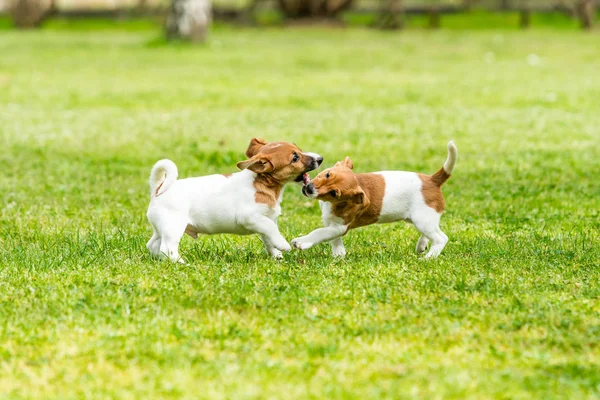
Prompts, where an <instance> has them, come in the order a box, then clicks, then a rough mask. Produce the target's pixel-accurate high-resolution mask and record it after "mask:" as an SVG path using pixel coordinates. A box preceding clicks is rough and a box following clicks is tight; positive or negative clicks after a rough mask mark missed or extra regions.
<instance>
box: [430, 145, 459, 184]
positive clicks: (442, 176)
mask: <svg viewBox="0 0 600 400" xmlns="http://www.w3.org/2000/svg"><path fill="white" fill-rule="evenodd" d="M457 159H458V149H457V148H456V145H455V144H454V142H453V141H450V142H449V143H448V158H447V159H446V162H445V163H444V166H443V167H442V168H441V169H440V170H439V171H438V172H436V173H435V174H433V175H432V176H431V181H432V182H433V183H435V184H436V185H438V186H442V185H443V184H444V183H445V182H446V181H447V180H448V179H449V178H450V175H452V171H453V170H454V165H455V164H456V160H457Z"/></svg>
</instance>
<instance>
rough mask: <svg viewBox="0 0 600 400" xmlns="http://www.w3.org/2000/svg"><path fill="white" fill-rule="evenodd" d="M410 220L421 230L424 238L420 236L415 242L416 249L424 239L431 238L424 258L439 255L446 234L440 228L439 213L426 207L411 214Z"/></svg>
mask: <svg viewBox="0 0 600 400" xmlns="http://www.w3.org/2000/svg"><path fill="white" fill-rule="evenodd" d="M411 219H412V222H413V224H414V225H415V227H416V228H417V229H418V230H419V232H421V234H422V235H423V236H425V239H423V237H421V238H420V239H419V243H418V244H417V251H418V250H419V248H420V246H419V245H422V244H423V242H425V240H426V239H429V240H431V248H430V249H429V252H428V253H427V255H425V258H436V257H437V256H439V255H440V253H441V252H442V250H443V249H444V247H445V246H446V243H448V236H446V234H445V233H444V232H442V231H441V230H440V214H438V213H437V212H436V211H435V210H434V209H432V208H429V207H427V208H426V209H425V210H421V211H420V212H417V213H415V214H414V215H412V218H411Z"/></svg>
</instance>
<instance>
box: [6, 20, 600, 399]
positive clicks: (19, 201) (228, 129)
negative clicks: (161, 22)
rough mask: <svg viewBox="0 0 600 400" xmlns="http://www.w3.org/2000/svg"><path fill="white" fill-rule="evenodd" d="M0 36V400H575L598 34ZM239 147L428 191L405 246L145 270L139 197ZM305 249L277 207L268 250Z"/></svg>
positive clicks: (599, 321)
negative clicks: (156, 183)
mask: <svg viewBox="0 0 600 400" xmlns="http://www.w3.org/2000/svg"><path fill="white" fill-rule="evenodd" d="M156 38H157V32H156V31H152V30H148V31H144V30H137V28H136V30H135V31H133V32H125V31H122V32H119V31H108V32H97V31H96V32H82V31H79V30H77V31H69V30H68V29H67V30H44V31H38V32H34V31H28V32H16V31H2V32H0V54H2V56H1V57H0V134H1V136H0V138H1V139H0V140H1V142H0V145H1V147H2V150H3V151H2V153H0V169H1V171H2V173H1V174H0V191H1V193H2V199H3V201H2V202H1V203H0V207H1V208H0V248H1V250H0V397H2V398H10V399H17V398H34V399H38V398H57V399H70V398H73V399H74V398H84V397H85V398H131V399H137V398H190V399H193V398H236V399H237V398H305V397H319V398H380V397H388V398H389V397H398V398H413V397H414V398H457V399H463V398H472V399H484V398H506V399H508V398H511V399H512V398H515V399H529V398H541V399H551V398H564V399H575V398H589V399H592V398H597V397H598V396H600V348H599V342H600V272H599V269H598V267H599V262H598V260H599V259H600V246H599V245H600V240H599V234H598V231H599V228H600V219H599V213H598V210H599V209H600V189H599V188H600V186H599V185H598V171H599V170H600V147H599V146H598V144H599V141H598V139H599V138H600V128H599V127H600V113H599V112H598V110H599V109H600V73H599V71H600V61H599V59H598V57H597V54H598V53H597V52H598V35H597V34H596V33H593V34H583V33H580V32H578V31H573V32H564V31H563V32H560V33H557V32H550V31H540V30H531V31H528V32H509V31H494V30H490V31H476V32H470V31H463V32H457V31H440V32H428V31H418V30H413V31H408V32H404V33H382V32H376V31H368V30H361V29H355V30H349V29H346V30H344V29H337V30H323V29H321V30H319V29H304V28H303V29H289V28H288V29H268V30H242V29H232V28H222V29H219V30H217V31H215V32H213V33H212V34H211V38H210V42H209V43H208V44H207V45H204V46H198V47H193V46H181V45H178V46H172V47H171V46H168V45H165V44H163V43H162V42H159V41H157V40H156ZM253 136H259V137H264V138H266V139H269V140H292V141H294V142H296V143H297V144H298V145H300V146H301V148H303V149H305V150H308V151H316V152H319V153H320V154H322V155H323V156H324V157H325V165H331V164H333V163H334V162H335V161H336V160H338V159H340V158H342V157H344V156H346V155H350V156H352V158H353V160H354V163H355V169H356V170H357V171H373V170H382V169H402V170H417V171H423V172H433V171H435V170H436V169H437V168H439V166H440V165H441V164H442V163H443V161H444V159H445V157H446V148H445V146H446V143H447V142H448V140H450V139H453V140H455V141H456V143H457V145H458V148H459V152H460V159H459V162H458V165H457V167H456V170H455V174H454V175H453V177H452V179H451V180H450V181H449V182H448V184H447V186H445V189H444V191H445V194H446V200H447V203H448V210H447V213H446V214H445V215H444V217H443V220H442V229H443V230H444V231H445V232H446V233H447V234H448V236H449V237H450V243H449V244H448V246H447V247H446V249H445V250H444V252H443V253H442V256H441V257H440V258H439V259H437V260H435V261H423V260H421V259H420V258H419V257H417V256H416V255H415V254H414V253H413V249H414V246H415V243H416V240H417V238H418V233H417V232H416V231H415V229H414V228H413V227H412V226H409V225H406V224H390V225H379V226H371V227H367V228H363V229H361V230H357V231H354V232H351V233H350V234H349V235H348V236H347V238H346V240H345V242H346V247H347V250H348V256H347V258H346V259H345V260H343V261H339V260H337V261H336V260H334V259H332V257H331V256H330V250H329V248H328V246H324V245H323V246H318V247H315V248H313V249H311V250H309V251H306V252H303V253H301V252H297V251H295V252H292V253H289V254H286V255H285V260H284V261H282V262H276V261H273V260H271V259H269V258H267V256H266V255H265V254H264V252H263V249H262V246H261V244H260V242H259V239H258V238H257V237H237V236H226V235H222V236H211V237H201V238H200V239H199V240H197V241H193V240H191V239H190V238H189V237H186V238H184V240H183V241H182V244H181V252H182V255H183V256H184V257H185V258H186V259H187V260H188V261H189V263H190V265H189V266H181V265H173V264H170V263H166V262H163V263H161V262H156V261H153V260H151V259H150V257H149V256H148V254H147V251H146V249H145V243H146V241H147V240H148V238H149V237H150V234H151V230H150V227H149V224H148V223H147V221H146V218H145V211H146V207H147V203H148V188H147V177H148V174H149V171H150V168H151V166H152V165H153V163H154V162H155V161H156V160H158V159H160V158H162V157H169V158H171V159H173V160H174V161H175V162H176V163H177V165H178V167H179V170H180V175H181V176H193V175H201V174H210V173H216V172H223V173H225V172H232V171H234V170H235V163H236V161H238V160H240V159H242V157H243V152H244V150H245V147H246V145H247V142H248V141H249V139H250V138H251V137H253ZM319 225H320V218H319V213H318V206H317V205H316V204H315V203H314V202H312V201H309V200H308V199H306V198H303V197H302V196H301V194H300V191H299V188H298V187H297V186H290V187H288V188H287V190H286V193H285V198H284V203H283V216H282V218H281V220H280V227H281V231H282V233H283V235H284V236H285V237H286V238H289V239H292V238H294V237H296V236H299V235H301V234H305V233H307V232H309V231H310V230H312V229H314V228H315V227H318V226H319Z"/></svg>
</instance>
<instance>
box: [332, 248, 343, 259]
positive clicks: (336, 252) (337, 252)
mask: <svg viewBox="0 0 600 400" xmlns="http://www.w3.org/2000/svg"><path fill="white" fill-rule="evenodd" d="M333 256H334V257H336V258H344V257H346V249H334V250H333Z"/></svg>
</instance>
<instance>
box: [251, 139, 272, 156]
mask: <svg viewBox="0 0 600 400" xmlns="http://www.w3.org/2000/svg"><path fill="white" fill-rule="evenodd" d="M266 144H269V142H267V141H266V140H264V139H259V138H253V139H252V140H250V145H248V149H246V157H248V158H251V157H254V156H255V155H257V154H258V152H259V151H260V148H261V147H263V146H264V145H266Z"/></svg>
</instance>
